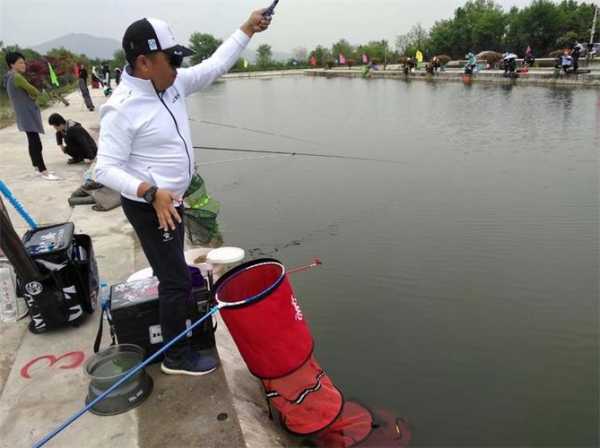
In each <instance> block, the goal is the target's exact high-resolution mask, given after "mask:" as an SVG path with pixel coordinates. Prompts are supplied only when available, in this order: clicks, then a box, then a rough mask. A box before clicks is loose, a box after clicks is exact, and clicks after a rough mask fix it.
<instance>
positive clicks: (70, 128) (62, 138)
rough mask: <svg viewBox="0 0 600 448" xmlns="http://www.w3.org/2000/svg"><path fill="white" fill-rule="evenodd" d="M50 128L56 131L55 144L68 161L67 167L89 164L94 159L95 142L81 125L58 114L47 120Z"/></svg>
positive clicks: (95, 151) (96, 150)
mask: <svg viewBox="0 0 600 448" xmlns="http://www.w3.org/2000/svg"><path fill="white" fill-rule="evenodd" d="M48 122H49V124H50V126H52V127H53V128H54V130H55V131H56V144H57V145H58V146H59V147H60V149H61V150H62V152H64V153H65V154H67V155H68V156H69V157H70V159H69V160H68V161H67V163H68V164H69V165H73V164H75V163H81V162H83V161H84V160H87V161H89V162H91V161H92V160H94V159H95V158H96V153H97V152H98V148H97V146H96V142H95V141H94V139H93V138H92V136H91V135H90V134H89V132H88V131H86V130H85V128H84V127H83V126H81V124H79V123H77V122H75V121H72V120H65V119H64V118H63V116H62V115H60V114H56V113H55V114H52V115H50V118H49V119H48Z"/></svg>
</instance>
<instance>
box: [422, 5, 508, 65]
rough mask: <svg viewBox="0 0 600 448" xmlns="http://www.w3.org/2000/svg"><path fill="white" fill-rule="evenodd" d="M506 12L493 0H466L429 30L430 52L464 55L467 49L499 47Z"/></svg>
mask: <svg viewBox="0 0 600 448" xmlns="http://www.w3.org/2000/svg"><path fill="white" fill-rule="evenodd" d="M506 22H507V18H506V14H505V13H504V11H503V10H502V8H501V7H500V6H499V5H498V4H496V3H495V2H494V1H492V0H469V1H468V2H467V3H465V5H464V6H462V7H460V8H457V9H456V11H454V17H453V18H452V19H449V20H443V21H440V22H437V23H436V24H435V25H434V26H433V28H432V29H431V32H430V52H431V53H435V54H440V53H446V54H449V55H450V56H452V57H455V58H458V57H463V56H464V55H465V54H466V53H467V52H469V51H473V52H475V53H477V52H479V51H483V50H494V49H501V47H502V46H503V37H504V33H505V30H506Z"/></svg>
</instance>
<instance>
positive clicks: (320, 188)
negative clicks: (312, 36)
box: [189, 77, 600, 446]
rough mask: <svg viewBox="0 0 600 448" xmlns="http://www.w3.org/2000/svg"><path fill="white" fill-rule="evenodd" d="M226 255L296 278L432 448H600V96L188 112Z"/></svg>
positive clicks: (345, 352) (345, 358)
mask: <svg viewBox="0 0 600 448" xmlns="http://www.w3.org/2000/svg"><path fill="white" fill-rule="evenodd" d="M189 107H190V116H191V117H193V122H192V128H193V134H194V143H195V144H196V145H207V146H223V147H232V148H250V149H266V150H276V151H291V152H310V153H322V154H329V155H348V156H352V157H363V158H374V159H382V160H389V161H394V163H392V162H367V161H352V160H340V159H325V158H308V157H298V156H295V157H291V156H265V155H260V154H236V153H227V152H209V151H198V152H197V156H198V161H199V162H200V163H201V164H202V165H201V167H202V173H203V174H204V177H205V178H206V180H207V182H208V186H209V190H210V191H211V193H213V195H214V196H215V197H216V198H217V199H219V200H220V201H221V202H222V206H223V207H222V213H221V219H220V222H221V228H222V230H223V234H224V237H225V240H226V242H227V243H228V244H232V245H239V246H241V247H244V248H246V249H247V250H249V251H250V253H251V255H252V256H254V257H258V256H261V255H265V256H274V257H276V258H279V259H281V260H282V261H283V262H284V263H285V264H286V265H287V266H289V267H293V266H296V265H300V264H304V263H308V262H310V261H311V259H312V257H314V256H319V257H321V258H322V260H323V262H324V266H323V267H321V268H319V269H318V270H314V271H312V272H309V273H303V274H296V275H295V276H294V278H293V283H294V287H295V289H296V292H297V293H298V296H299V300H300V303H301V305H302V308H303V311H304V313H305V315H306V316H307V319H308V320H309V323H310V325H311V328H312V331H313V333H314V336H315V339H316V341H317V356H318V358H319V360H320V361H321V363H322V365H323V366H324V367H325V368H326V369H327V371H328V372H329V374H330V375H331V376H332V378H333V379H334V381H335V382H336V383H337V384H338V385H339V386H340V387H341V388H343V390H344V393H345V395H346V396H347V397H354V398H358V399H359V400H361V401H363V402H365V403H368V404H370V405H372V406H376V407H383V408H387V409H391V410H393V411H394V412H395V413H397V414H398V415H402V416H405V417H406V418H407V419H408V420H410V422H411V423H412V425H413V426H414V429H415V432H414V445H417V446H597V445H598V421H599V414H598V395H599V388H598V380H599V369H598V349H599V343H598V337H599V329H598V292H599V291H598V271H599V266H598V243H599V241H598V214H599V205H598V197H599V194H598V164H597V162H598V152H597V151H598V141H599V138H598V133H599V129H600V128H599V125H600V112H599V108H600V93H598V92H597V91H595V90H570V89H569V90H553V89H548V88H538V87H518V86H517V87H510V86H496V85H494V86H480V85H474V86H471V87H468V86H463V85H460V84H443V83H441V84H428V83H423V82H413V83H404V82H399V81H391V80H375V81H363V80H347V79H332V80H326V79H321V78H318V79H313V78H302V77H299V78H293V79H273V80H270V81H260V80H257V81H242V80H240V81H227V82H225V83H220V84H216V85H215V86H213V87H212V88H211V89H210V90H208V91H206V92H203V93H202V94H199V95H197V96H194V97H192V98H191V99H190V101H189Z"/></svg>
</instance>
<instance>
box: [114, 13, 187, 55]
mask: <svg viewBox="0 0 600 448" xmlns="http://www.w3.org/2000/svg"><path fill="white" fill-rule="evenodd" d="M123 51H124V52H125V57H126V59H127V60H128V61H129V62H130V63H131V62H133V61H134V60H135V58H137V57H138V56H139V55H141V54H149V53H155V52H157V51H162V52H164V53H167V54H168V55H169V56H171V57H175V58H177V59H179V60H183V58H185V57H187V56H191V55H193V54H194V51H193V50H190V49H189V48H187V47H184V46H183V45H180V44H178V43H177V40H176V39H175V34H173V31H172V30H171V27H170V26H169V25H168V24H167V22H165V21H164V20H160V19H153V18H144V19H140V20H136V21H135V22H133V23H132V24H131V25H129V27H128V28H127V30H126V31H125V35H124V36H123Z"/></svg>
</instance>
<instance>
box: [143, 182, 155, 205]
mask: <svg viewBox="0 0 600 448" xmlns="http://www.w3.org/2000/svg"><path fill="white" fill-rule="evenodd" d="M157 191H158V187H157V186H156V185H154V186H152V187H150V188H148V189H147V190H146V192H145V193H144V195H143V198H144V201H146V202H147V203H148V204H152V203H153V202H154V198H155V197H156V192H157Z"/></svg>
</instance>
